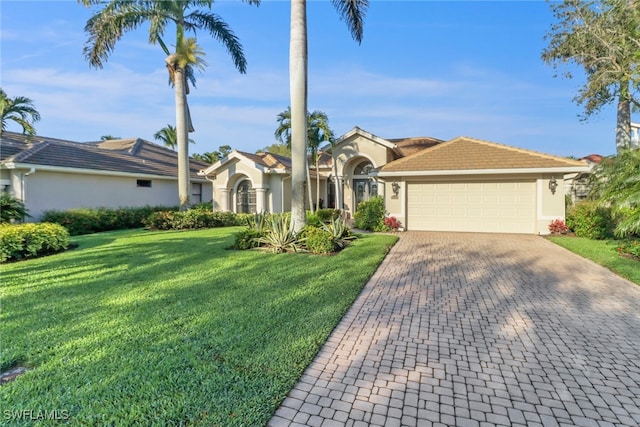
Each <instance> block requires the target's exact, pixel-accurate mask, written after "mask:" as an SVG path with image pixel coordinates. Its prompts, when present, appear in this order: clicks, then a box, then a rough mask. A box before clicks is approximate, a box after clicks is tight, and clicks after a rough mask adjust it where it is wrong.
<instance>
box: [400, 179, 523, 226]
mask: <svg viewBox="0 0 640 427" xmlns="http://www.w3.org/2000/svg"><path fill="white" fill-rule="evenodd" d="M407 198H408V199H407V205H408V206H407V210H408V212H407V229H409V230H428V231H475V232H488V233H534V232H535V218H536V183H535V181H517V182H455V183H454V182H451V183H409V184H408V188H407Z"/></svg>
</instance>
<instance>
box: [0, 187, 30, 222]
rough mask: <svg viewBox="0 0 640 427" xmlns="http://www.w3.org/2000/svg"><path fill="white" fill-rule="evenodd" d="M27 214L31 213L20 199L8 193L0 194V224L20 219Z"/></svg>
mask: <svg viewBox="0 0 640 427" xmlns="http://www.w3.org/2000/svg"><path fill="white" fill-rule="evenodd" d="M27 216H31V215H29V210H28V209H27V208H26V207H25V206H24V202H23V201H22V200H19V199H17V198H15V197H13V196H12V195H11V194H8V193H2V194H0V224H5V223H9V222H11V221H22V220H23V219H24V218H25V217H27Z"/></svg>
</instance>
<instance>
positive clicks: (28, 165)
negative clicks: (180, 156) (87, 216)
mask: <svg viewBox="0 0 640 427" xmlns="http://www.w3.org/2000/svg"><path fill="white" fill-rule="evenodd" d="M1 166H2V167H5V168H7V169H31V168H35V169H36V172H37V171H46V172H62V173H75V174H84V175H107V176H121V177H130V178H147V179H149V178H151V179H166V180H177V179H178V177H177V176H173V175H157V174H149V173H135V172H119V171H109V170H99V169H83V168H69V167H65V166H49V165H40V164H35V163H15V162H9V163H3V164H2V165H1ZM191 179H192V180H193V179H194V178H193V177H192V178H191ZM196 182H207V181H206V180H205V179H201V180H198V179H197V178H196Z"/></svg>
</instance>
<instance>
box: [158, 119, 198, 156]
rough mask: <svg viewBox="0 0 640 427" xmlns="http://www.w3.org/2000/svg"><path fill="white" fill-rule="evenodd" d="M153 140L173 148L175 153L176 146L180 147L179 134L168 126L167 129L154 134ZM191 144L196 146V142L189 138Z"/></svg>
mask: <svg viewBox="0 0 640 427" xmlns="http://www.w3.org/2000/svg"><path fill="white" fill-rule="evenodd" d="M153 139H155V140H156V141H160V142H162V144H163V145H164V146H165V147H167V148H171V149H172V150H173V151H175V150H176V146H177V145H178V134H177V133H176V128H175V127H173V126H171V125H170V124H167V125H166V126H165V127H163V128H162V129H160V130H159V131H158V132H156V133H154V134H153ZM189 142H190V143H191V144H195V143H196V142H195V141H194V140H193V139H191V138H189Z"/></svg>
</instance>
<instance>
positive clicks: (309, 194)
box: [306, 157, 315, 212]
mask: <svg viewBox="0 0 640 427" xmlns="http://www.w3.org/2000/svg"><path fill="white" fill-rule="evenodd" d="M306 166H307V196H309V210H310V211H311V212H313V211H314V210H315V209H313V194H312V192H311V167H310V166H309V158H308V157H307V159H306Z"/></svg>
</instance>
